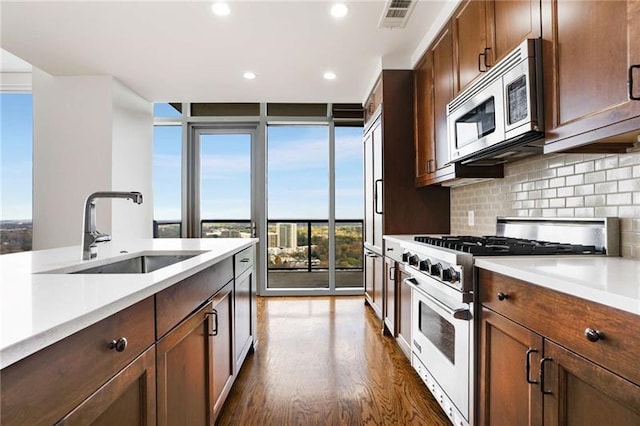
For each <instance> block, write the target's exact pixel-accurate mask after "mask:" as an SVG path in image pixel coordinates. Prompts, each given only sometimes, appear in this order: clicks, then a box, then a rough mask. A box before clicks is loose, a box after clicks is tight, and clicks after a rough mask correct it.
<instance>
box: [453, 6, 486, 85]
mask: <svg viewBox="0 0 640 426" xmlns="http://www.w3.org/2000/svg"><path fill="white" fill-rule="evenodd" d="M486 7H487V6H486V1H485V0H466V1H464V2H463V3H462V5H461V6H460V7H459V8H458V10H457V12H456V14H455V15H454V17H453V19H452V21H451V22H452V23H453V31H454V37H455V46H456V59H457V61H456V62H457V68H456V71H457V73H456V76H457V86H456V87H457V90H456V93H458V92H460V91H462V90H464V89H465V87H467V86H468V85H469V83H470V82H471V81H472V80H474V79H475V78H476V77H477V76H478V75H480V73H481V72H484V71H486V70H487V67H486V65H487V64H488V60H489V58H486V57H485V56H486V55H487V53H488V49H487V47H488V46H487V19H486Z"/></svg>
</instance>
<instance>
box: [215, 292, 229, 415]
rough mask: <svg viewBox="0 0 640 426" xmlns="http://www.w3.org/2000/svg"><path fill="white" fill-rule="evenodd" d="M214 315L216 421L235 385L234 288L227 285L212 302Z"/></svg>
mask: <svg viewBox="0 0 640 426" xmlns="http://www.w3.org/2000/svg"><path fill="white" fill-rule="evenodd" d="M211 307H212V312H213V315H211V316H210V318H211V323H212V325H211V334H212V336H213V389H212V390H213V398H212V401H213V403H212V407H213V419H214V420H215V419H216V417H217V416H218V413H220V410H221V409H222V405H223V404H224V401H225V399H226V397H227V395H228V394H229V390H231V385H232V384H233V377H234V371H233V364H234V361H235V360H234V357H233V338H232V336H233V329H232V324H233V288H232V286H231V284H227V285H226V286H225V287H224V288H223V289H222V290H220V291H219V292H218V293H217V294H216V295H215V296H214V297H213V299H212V300H211Z"/></svg>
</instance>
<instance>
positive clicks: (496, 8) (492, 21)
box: [451, 0, 541, 93]
mask: <svg viewBox="0 0 640 426" xmlns="http://www.w3.org/2000/svg"><path fill="white" fill-rule="evenodd" d="M451 25H452V27H453V28H452V29H453V35H454V46H455V51H454V55H455V61H456V62H455V70H456V85H455V88H456V90H455V92H456V93H459V92H461V91H462V90H464V89H465V88H466V87H467V86H468V85H469V83H471V82H472V81H473V80H474V79H475V78H476V77H478V76H479V75H480V74H482V73H483V72H485V71H487V70H488V69H489V68H490V67H491V66H492V65H494V64H495V63H496V62H497V61H499V60H500V59H502V58H503V57H504V56H505V55H506V54H507V53H509V52H510V51H511V50H513V49H515V48H516V47H517V46H518V45H519V44H520V43H521V42H522V40H524V39H526V38H538V37H540V32H541V28H540V0H523V1H504V0H496V1H493V0H465V1H463V2H462V3H461V4H460V6H459V7H458V9H457V10H456V12H455V13H454V15H453V18H452V19H451Z"/></svg>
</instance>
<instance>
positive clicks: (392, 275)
mask: <svg viewBox="0 0 640 426" xmlns="http://www.w3.org/2000/svg"><path fill="white" fill-rule="evenodd" d="M395 275H396V267H395V266H392V267H391V268H389V280H390V281H395V280H396V279H395Z"/></svg>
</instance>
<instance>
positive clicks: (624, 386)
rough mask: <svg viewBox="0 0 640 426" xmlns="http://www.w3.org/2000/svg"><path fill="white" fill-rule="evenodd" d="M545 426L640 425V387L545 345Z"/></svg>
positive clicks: (564, 351)
mask: <svg viewBox="0 0 640 426" xmlns="http://www.w3.org/2000/svg"><path fill="white" fill-rule="evenodd" d="M544 352H545V359H548V361H545V363H544V373H545V374H544V376H545V380H544V383H543V384H544V387H545V391H548V392H550V393H548V394H545V396H544V415H545V425H616V426H632V425H639V424H640V386H637V385H635V384H634V383H632V382H629V381H627V380H625V379H623V378H621V377H620V376H617V375H615V374H613V373H611V372H610V371H609V370H606V369H604V368H602V367H600V366H598V365H596V364H593V363H592V362H589V361H587V360H586V359H584V358H582V357H580V356H578V355H576V354H574V353H573V352H570V351H568V350H566V349H564V348H562V347H560V346H558V345H556V344H554V343H551V342H549V341H545V351H544Z"/></svg>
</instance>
